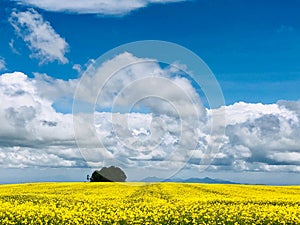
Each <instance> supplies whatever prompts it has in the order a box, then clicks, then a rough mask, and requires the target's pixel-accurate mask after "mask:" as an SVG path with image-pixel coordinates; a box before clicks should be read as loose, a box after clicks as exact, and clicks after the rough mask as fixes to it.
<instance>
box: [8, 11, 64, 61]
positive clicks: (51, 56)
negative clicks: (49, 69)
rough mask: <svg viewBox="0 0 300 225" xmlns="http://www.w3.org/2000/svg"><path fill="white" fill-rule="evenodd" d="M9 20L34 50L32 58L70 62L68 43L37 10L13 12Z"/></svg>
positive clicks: (17, 32)
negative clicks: (67, 54) (67, 55)
mask: <svg viewBox="0 0 300 225" xmlns="http://www.w3.org/2000/svg"><path fill="white" fill-rule="evenodd" d="M9 22H10V24H11V25H12V26H13V28H14V29H15V31H16V34H17V35H18V36H19V37H20V38H22V39H23V40H24V41H25V43H26V44H27V46H28V48H29V49H30V50H31V51H32V54H31V57H32V58H37V59H39V60H40V63H41V64H44V63H48V62H53V61H58V62H60V63H63V64H66V63H68V59H67V58H66V57H65V54H66V52H67V51H68V49H69V45H68V43H67V42H66V41H65V39H64V38H62V37H61V36H60V35H59V34H57V33H56V32H55V30H54V29H53V27H52V26H51V24H50V23H49V22H47V21H45V20H44V19H43V17H42V15H41V14H39V13H38V12H37V11H35V10H34V9H29V10H28V11H25V12H17V11H15V12H12V13H11V16H10V18H9Z"/></svg>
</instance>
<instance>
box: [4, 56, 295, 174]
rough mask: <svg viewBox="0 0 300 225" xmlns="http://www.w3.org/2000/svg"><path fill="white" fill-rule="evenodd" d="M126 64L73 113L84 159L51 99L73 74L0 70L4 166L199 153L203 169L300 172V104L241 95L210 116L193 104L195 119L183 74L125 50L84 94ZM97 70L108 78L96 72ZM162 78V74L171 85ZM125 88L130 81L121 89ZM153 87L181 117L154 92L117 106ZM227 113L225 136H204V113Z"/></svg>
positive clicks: (69, 84)
mask: <svg viewBox="0 0 300 225" xmlns="http://www.w3.org/2000/svg"><path fill="white" fill-rule="evenodd" d="M128 63H129V64H130V63H131V64H132V65H131V66H129V67H126V68H125V69H124V70H121V71H118V72H117V73H115V76H113V77H111V79H110V80H109V82H107V86H106V87H105V88H106V89H105V95H104V96H102V98H103V101H98V102H97V103H98V105H97V107H98V108H97V109H98V112H96V113H95V114H93V115H90V114H89V113H85V112H83V114H82V116H80V117H76V116H75V120H76V119H78V121H77V127H75V129H77V131H78V132H77V136H76V137H77V140H76V141H77V143H78V144H79V146H80V147H81V151H82V153H83V155H84V156H85V158H86V159H87V162H86V163H85V162H84V161H83V159H82V157H81V154H80V152H79V150H78V148H77V146H76V144H75V139H74V130H73V129H74V128H73V127H74V123H73V118H72V115H71V114H63V113H59V112H57V111H56V110H55V108H54V106H53V105H54V103H55V102H58V101H61V99H63V98H68V99H71V98H72V96H73V93H74V90H75V87H76V85H77V84H78V83H79V80H68V81H64V80H59V79H54V78H51V77H49V76H47V75H45V74H35V77H34V78H29V77H28V76H26V75H25V74H23V73H20V72H15V73H7V74H3V75H1V76H0V99H1V105H0V124H1V126H0V167H32V166H34V165H35V166H42V165H41V164H43V165H44V166H47V167H62V166H65V167H82V166H86V165H90V166H95V165H97V166H99V165H105V164H118V163H119V164H121V165H125V166H126V167H132V168H142V167H143V168H148V169H149V170H151V169H153V168H156V169H157V168H162V169H166V170H168V171H170V170H173V171H174V170H175V169H176V168H177V169H178V167H181V166H183V165H184V164H185V162H186V161H188V164H187V167H190V168H198V167H199V165H200V164H201V163H203V161H201V160H203V158H205V157H208V158H209V157H211V158H214V161H213V162H212V164H211V166H210V167H209V168H208V169H209V170H211V171H220V170H223V171H281V172H282V171H283V172H297V171H299V170H300V161H299V159H300V158H299V157H300V139H299V136H300V102H289V101H279V102H278V103H274V104H261V103H259V104H250V103H244V102H239V103H235V104H233V105H229V106H224V107H223V108H220V109H214V110H208V109H207V110H205V111H206V112H207V113H205V111H201V110H203V107H202V106H201V105H198V108H199V110H200V114H199V115H200V116H201V119H200V121H199V123H196V122H195V119H196V117H195V116H193V115H194V114H193V113H192V110H190V109H189V107H191V108H192V107H193V105H189V104H194V102H193V101H192V102H190V101H189V98H185V97H184V96H182V95H185V94H187V97H190V98H191V99H194V98H196V97H197V96H196V95H197V93H196V92H195V90H194V89H193V87H192V85H191V84H190V83H189V81H188V80H187V79H185V78H182V77H178V76H171V72H170V71H171V69H170V68H164V69H163V68H161V67H160V66H159V64H158V63H156V62H155V61H147V62H145V59H138V58H136V57H134V56H133V55H131V54H129V53H125V54H122V55H119V56H116V57H115V58H114V59H112V60H110V61H107V62H106V63H104V64H103V65H102V66H101V68H100V69H98V70H96V73H93V74H90V75H88V77H87V78H88V79H87V80H85V81H82V83H81V90H79V91H82V93H80V95H79V97H80V100H81V101H83V102H84V101H86V102H93V101H92V97H93V96H94V95H96V96H97V94H98V89H99V87H101V86H102V84H103V82H102V80H101V79H103V76H104V78H105V74H111V72H112V71H114V69H116V68H118V66H123V65H127V64H128ZM94 72H95V71H94ZM98 72H99V73H100V72H101V74H104V75H103V76H102V77H98V76H96V75H97V73H98ZM147 74H151V76H152V77H153V80H155V79H157V78H159V79H157V80H158V81H160V82H158V83H154V84H155V85H153V86H151V84H150V82H149V80H147V82H141V83H139V84H136V83H135V82H137V81H138V82H140V81H143V79H145V78H147ZM161 79H168V80H169V82H170V83H167V82H166V83H164V82H165V80H161ZM132 84H136V85H132ZM128 87H131V88H130V89H128V90H126V88H128ZM124 88H125V89H124ZM152 92H153V93H152ZM186 92H188V93H186ZM120 93H121V96H119V95H120ZM122 93H126V94H124V95H122ZM155 93H157V95H158V96H159V95H162V96H164V97H166V99H168V100H169V101H170V102H172V103H173V104H174V105H175V106H177V112H179V114H180V115H181V114H182V115H181V117H178V115H177V114H176V110H174V109H173V108H172V106H171V105H170V104H169V105H168V103H166V102H164V101H161V100H157V99H155V98H154V99H152V100H151V101H150V100H149V99H151V98H149V99H147V100H144V101H141V102H140V103H139V104H137V105H139V107H136V108H135V109H136V111H135V112H131V111H129V112H128V111H126V110H123V109H124V108H122V107H125V108H126V105H127V104H128V102H130V101H131V97H130V96H138V97H143V96H144V95H146V96H147V95H150V94H155ZM179 93H180V94H179ZM118 96H119V98H120V99H119V100H118V101H116V103H115V106H117V108H116V109H118V110H116V111H115V112H114V113H110V112H105V111H101V110H100V109H102V110H105V109H106V111H107V109H110V107H111V106H112V104H111V103H112V102H113V101H114V99H115V98H116V97H118ZM87 104H89V103H87ZM83 106H85V105H84V104H83ZM88 107H90V106H88ZM101 107H102V108H101ZM181 107H182V108H181ZM169 108H172V109H171V110H170V109H169ZM175 108H176V107H175ZM146 109H147V110H148V111H147V110H146ZM224 111H225V113H226V120H227V122H226V129H225V131H226V133H225V137H224V138H223V139H221V138H220V137H219V136H214V135H212V134H211V133H210V122H211V121H210V119H211V115H212V114H213V113H215V114H216V115H218V114H221V113H223V112H224ZM190 115H192V117H190ZM215 122H216V123H218V121H215ZM100 140H101V142H102V144H100V142H99V141H100ZM209 143H213V144H217V145H220V151H219V152H217V153H216V154H214V153H212V152H207V146H208V144H209ZM195 144H197V147H195Z"/></svg>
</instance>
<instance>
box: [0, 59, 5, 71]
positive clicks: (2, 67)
mask: <svg viewBox="0 0 300 225" xmlns="http://www.w3.org/2000/svg"><path fill="white" fill-rule="evenodd" d="M5 64H6V63H5V60H4V58H2V57H0V71H3V70H6V65H5Z"/></svg>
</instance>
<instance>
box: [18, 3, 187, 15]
mask: <svg viewBox="0 0 300 225" xmlns="http://www.w3.org/2000/svg"><path fill="white" fill-rule="evenodd" d="M181 1H184V0H122V1H118V0H86V1H80V0H68V1H58V0H44V1H39V0H18V2H19V3H21V4H24V5H30V6H34V7H38V8H41V9H44V10H47V11H54V12H69V13H79V14H102V15H116V16H119V15H124V14H127V13H129V12H131V11H133V10H137V9H139V8H144V7H146V6H148V5H149V4H158V3H161V4H162V3H172V2H181Z"/></svg>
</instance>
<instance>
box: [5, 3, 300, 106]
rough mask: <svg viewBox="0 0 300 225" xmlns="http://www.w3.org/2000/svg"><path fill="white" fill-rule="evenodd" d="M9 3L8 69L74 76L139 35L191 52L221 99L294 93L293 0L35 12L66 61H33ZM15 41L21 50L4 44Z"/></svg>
mask: <svg viewBox="0 0 300 225" xmlns="http://www.w3.org/2000/svg"><path fill="white" fill-rule="evenodd" d="M13 8H18V9H19V10H24V9H26V8H21V6H18V5H16V4H15V3H13V2H10V1H7V0H4V1H1V3H0V20H1V22H0V33H1V35H0V56H2V57H4V58H5V59H6V62H7V67H8V68H9V71H23V72H25V73H26V74H28V75H30V76H32V72H41V73H47V74H48V75H50V76H53V77H56V78H61V79H69V78H76V77H77V76H78V75H77V72H76V71H74V70H72V65H73V64H75V63H78V64H81V65H83V64H85V63H86V62H87V61H88V60H89V59H91V58H97V57H98V56H100V55H101V54H103V53H104V52H106V51H108V50H110V49H111V48H114V47H117V46H118V45H121V44H124V43H127V42H132V41H138V40H145V39H156V40H164V41H171V42H175V43H177V44H180V45H183V46H185V47H187V48H189V49H190V50H192V51H194V52H195V53H196V54H198V55H199V56H200V57H201V58H202V59H203V60H204V61H205V62H206V63H207V64H208V65H209V67H210V68H211V69H212V71H213V72H214V74H215V75H216V77H217V79H218V80H219V82H220V85H221V87H222V89H223V92H224V96H225V100H226V103H227V104H231V103H234V102H237V101H245V102H263V103H273V102H276V101H277V100H280V99H285V100H298V99H300V95H299V87H300V63H299V62H300V14H299V8H300V1H298V0H290V1H284V0H281V1H279V0H264V1H259V0H242V1H238V0H198V1H187V2H181V3H174V4H162V5H158V4H157V5H152V6H150V7H147V8H144V9H140V10H137V11H134V12H132V13H130V14H129V15H126V16H123V17H105V16H96V15H76V14H68V13H53V12H46V11H43V10H39V9H38V11H39V12H40V13H41V14H42V15H43V17H44V19H45V20H47V21H49V22H50V23H51V25H52V26H53V28H54V29H55V30H56V32H57V33H59V34H60V35H61V36H62V37H64V38H65V39H66V41H67V42H68V43H69V45H70V52H69V53H68V54H67V55H66V56H67V58H68V59H69V61H70V62H69V64H67V65H62V64H59V63H56V62H54V63H49V64H47V65H42V66H39V65H38V60H36V59H30V58H29V54H30V52H29V50H28V49H27V47H26V46H25V44H24V43H23V42H22V40H20V39H18V38H16V36H15V34H14V31H13V29H12V28H11V26H10V25H9V24H8V22H7V18H8V16H9V14H10V12H11V10H12V9H13ZM12 38H13V39H14V40H15V47H16V48H17V49H18V51H19V52H20V53H21V55H16V54H14V53H13V52H12V51H11V49H10V48H9V45H8V43H9V42H10V40H11V39H12Z"/></svg>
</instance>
